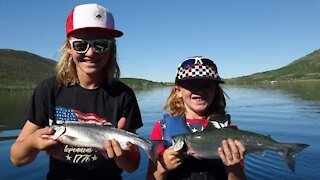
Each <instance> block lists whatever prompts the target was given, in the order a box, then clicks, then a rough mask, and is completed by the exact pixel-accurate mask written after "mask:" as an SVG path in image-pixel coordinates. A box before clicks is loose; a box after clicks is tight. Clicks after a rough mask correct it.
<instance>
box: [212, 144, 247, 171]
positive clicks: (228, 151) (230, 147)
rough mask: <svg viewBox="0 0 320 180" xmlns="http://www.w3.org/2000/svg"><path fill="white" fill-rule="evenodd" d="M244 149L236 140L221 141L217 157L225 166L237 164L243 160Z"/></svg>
mask: <svg viewBox="0 0 320 180" xmlns="http://www.w3.org/2000/svg"><path fill="white" fill-rule="evenodd" d="M244 152H245V147H244V146H243V144H242V143H241V142H240V141H237V140H232V139H228V140H223V141H222V143H221V147H219V148H218V155H219V156H220V158H221V160H222V161H223V163H224V164H225V165H226V166H229V165H234V164H236V163H239V162H240V161H241V160H242V159H243V158H244Z"/></svg>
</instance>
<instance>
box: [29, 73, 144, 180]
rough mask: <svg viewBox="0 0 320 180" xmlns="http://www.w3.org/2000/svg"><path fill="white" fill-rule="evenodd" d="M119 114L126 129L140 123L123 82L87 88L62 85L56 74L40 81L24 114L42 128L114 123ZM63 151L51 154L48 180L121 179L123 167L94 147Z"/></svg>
mask: <svg viewBox="0 0 320 180" xmlns="http://www.w3.org/2000/svg"><path fill="white" fill-rule="evenodd" d="M121 117H125V118H126V125H125V128H124V129H125V130H128V131H134V130H136V129H138V128H140V127H141V126H142V119H141V114H140V109H139V107H138V103H137V100H136V97H135V94H134V92H133V91H132V89H130V88H129V87H128V86H126V85H125V84H123V83H122V82H120V81H117V82H115V83H113V84H112V85H109V84H108V83H106V82H103V83H102V84H101V86H100V87H99V88H97V89H93V90H89V89H84V88H82V87H81V86H79V85H72V86H67V87H65V86H63V85H61V84H59V83H58V82H57V81H56V79H55V77H52V78H49V79H47V80H45V81H43V82H42V83H40V84H39V86H38V87H37V88H36V90H35V92H34V94H33V96H32V99H31V101H30V103H29V105H28V107H27V110H26V113H25V119H26V120H29V121H31V122H32V123H34V124H36V125H38V126H41V127H45V126H48V125H49V124H51V122H53V121H58V120H62V121H83V122H87V123H96V124H106V123H112V124H113V125H114V126H116V125H117V122H118V121H119V119H120V118H121ZM49 119H50V120H49ZM63 151H64V152H63V153H61V154H59V155H57V156H55V158H54V157H50V164H49V172H48V175H47V178H48V179H69V178H70V179H85V178H93V179H95V178H107V179H110V178H111V179H121V172H122V170H121V169H120V168H119V167H118V166H117V165H116V164H115V162H114V161H113V160H112V159H106V158H105V157H103V156H102V155H101V153H100V152H98V151H96V150H94V149H91V148H87V149H84V148H81V149H80V148H75V147H72V146H68V145H65V147H64V149H63Z"/></svg>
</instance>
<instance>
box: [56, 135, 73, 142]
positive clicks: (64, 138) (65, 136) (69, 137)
mask: <svg viewBox="0 0 320 180" xmlns="http://www.w3.org/2000/svg"><path fill="white" fill-rule="evenodd" d="M59 140H60V141H61V142H70V141H71V142H73V141H78V138H77V137H74V136H69V135H63V136H61V137H60V138H59Z"/></svg>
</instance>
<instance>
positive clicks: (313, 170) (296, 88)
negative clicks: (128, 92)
mask: <svg viewBox="0 0 320 180" xmlns="http://www.w3.org/2000/svg"><path fill="white" fill-rule="evenodd" d="M223 89H224V91H225V92H226V94H227V95H228V96H229V97H230V98H227V111H228V113H229V114H231V116H232V121H233V122H234V123H236V124H237V125H238V127H239V128H240V129H244V130H249V131H254V132H257V133H260V134H264V135H271V136H272V138H273V139H275V140H277V141H285V142H292V143H306V144H309V145H310V147H308V148H306V149H305V150H303V151H302V152H301V153H300V154H298V155H297V156H296V170H295V173H293V172H291V171H290V169H289V168H288V167H287V166H286V164H285V162H284V161H283V159H282V157H281V156H280V155H278V154H277V153H275V152H271V151H270V152H269V151H268V152H266V153H265V154H264V156H258V155H253V154H247V155H246V158H245V173H246V175H247V177H248V179H319V178H320V144H319V143H318V138H319V137H320V136H319V135H320V133H319V132H320V131H319V129H320V93H319V89H320V82H299V83H285V84H275V85H272V86H271V85H270V86H230V85H224V86H223ZM170 90H171V87H165V88H155V89H149V90H141V91H138V90H137V91H136V95H137V99H138V103H139V106H140V109H141V113H142V118H143V123H144V126H143V127H142V128H140V129H139V130H138V133H139V134H140V135H141V136H143V137H146V138H148V137H149V135H150V132H151V129H152V127H153V124H154V123H155V121H157V120H159V119H161V118H162V106H163V104H164V102H165V101H166V98H167V97H168V95H169V93H170ZM31 95H32V92H25V91H23V92H11V93H8V92H5V93H3V92H2V93H0V162H1V163H0V172H1V173H0V179H10V180H18V179H45V175H46V172H47V169H48V157H47V156H46V155H45V154H43V153H40V154H39V156H38V157H37V158H36V159H35V160H34V161H33V162H32V163H31V164H29V165H26V166H23V167H20V168H17V167H14V166H13V165H12V164H11V162H10V160H9V151H10V146H11V144H12V143H13V141H14V139H15V137H16V136H17V135H18V134H19V132H20V129H21V127H22V125H23V123H24V122H23V121H22V119H23V113H24V109H25V106H26V104H27V102H28V101H29V98H30V96H31ZM141 155H142V158H141V163H140V166H139V169H138V170H137V171H135V172H134V173H132V174H127V173H124V174H123V177H124V179H143V177H145V174H146V168H147V162H148V161H147V157H146V154H145V152H144V151H142V150H141Z"/></svg>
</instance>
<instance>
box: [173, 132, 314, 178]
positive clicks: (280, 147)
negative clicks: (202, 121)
mask: <svg viewBox="0 0 320 180" xmlns="http://www.w3.org/2000/svg"><path fill="white" fill-rule="evenodd" d="M226 139H233V140H239V141H240V142H241V143H242V144H243V145H244V147H245V149H246V150H245V151H246V153H254V154H258V155H263V154H264V152H265V151H266V150H270V151H275V152H277V153H278V154H279V155H280V156H282V157H283V159H284V161H285V162H286V164H287V166H288V167H289V169H290V170H291V171H292V172H295V159H294V158H295V156H296V155H297V154H298V153H299V152H300V151H302V150H303V149H305V148H306V147H308V146H309V145H308V144H302V143H286V142H278V141H275V140H273V139H272V138H271V136H269V135H262V134H258V133H255V132H251V131H244V130H240V129H237V128H235V127H225V128H220V129H216V128H209V129H207V130H206V129H205V130H204V131H202V132H195V133H188V134H181V135H176V136H173V137H172V145H173V149H174V151H180V150H181V151H183V149H184V148H186V149H187V150H186V153H187V154H188V155H191V156H193V157H195V158H198V159H219V158H220V157H219V155H218V154H217V149H218V147H221V142H222V140H226Z"/></svg>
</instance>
